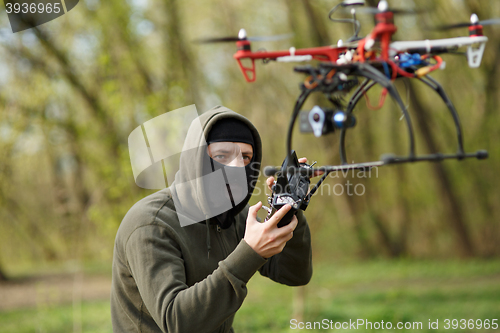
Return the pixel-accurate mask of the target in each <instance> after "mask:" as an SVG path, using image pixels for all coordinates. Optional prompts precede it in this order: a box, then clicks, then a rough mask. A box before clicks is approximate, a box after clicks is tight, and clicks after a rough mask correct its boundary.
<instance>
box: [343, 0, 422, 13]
mask: <svg viewBox="0 0 500 333" xmlns="http://www.w3.org/2000/svg"><path fill="white" fill-rule="evenodd" d="M356 4H358V3H356ZM341 5H342V7H347V6H345V5H343V4H341ZM359 5H361V4H359ZM343 11H348V12H350V13H352V12H351V11H352V9H349V8H345V9H344V10H343ZM427 11H428V10H421V9H402V8H389V5H388V4H387V1H386V0H381V1H380V2H379V4H378V7H360V8H356V12H357V13H367V14H379V13H384V12H392V13H394V14H400V15H401V14H402V15H415V14H421V13H425V12H427Z"/></svg>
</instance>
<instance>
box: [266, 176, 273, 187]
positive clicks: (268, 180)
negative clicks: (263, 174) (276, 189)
mask: <svg viewBox="0 0 500 333" xmlns="http://www.w3.org/2000/svg"><path fill="white" fill-rule="evenodd" d="M273 183H274V177H273V176H271V177H269V178H267V179H266V184H267V187H269V189H271V186H273Z"/></svg>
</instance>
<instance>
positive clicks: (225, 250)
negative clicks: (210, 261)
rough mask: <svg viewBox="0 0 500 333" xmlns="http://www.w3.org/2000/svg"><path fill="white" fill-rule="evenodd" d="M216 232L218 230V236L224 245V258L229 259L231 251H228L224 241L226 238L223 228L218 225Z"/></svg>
mask: <svg viewBox="0 0 500 333" xmlns="http://www.w3.org/2000/svg"><path fill="white" fill-rule="evenodd" d="M216 230H217V235H218V237H219V241H220V243H221V245H222V251H223V252H224V257H227V256H228V255H229V251H228V250H227V246H226V242H225V241H224V237H222V228H221V227H220V226H219V225H217V226H216Z"/></svg>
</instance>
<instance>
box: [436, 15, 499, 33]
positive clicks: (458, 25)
mask: <svg viewBox="0 0 500 333" xmlns="http://www.w3.org/2000/svg"><path fill="white" fill-rule="evenodd" d="M493 24H500V18H496V19H489V20H484V21H479V19H478V17H477V15H476V14H472V15H471V17H470V22H463V23H455V24H449V25H441V26H438V27H435V28H433V29H432V30H437V31H443V30H451V29H457V28H465V27H470V26H473V25H493Z"/></svg>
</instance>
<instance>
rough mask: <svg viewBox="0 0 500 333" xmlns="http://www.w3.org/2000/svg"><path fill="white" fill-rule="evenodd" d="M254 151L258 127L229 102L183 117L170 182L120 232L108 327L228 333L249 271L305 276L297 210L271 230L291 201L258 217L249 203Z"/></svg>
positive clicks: (305, 238) (306, 254)
mask: <svg viewBox="0 0 500 333" xmlns="http://www.w3.org/2000/svg"><path fill="white" fill-rule="evenodd" d="M261 158H262V147H261V140H260V136H259V134H258V132H257V129H256V128H255V127H254V126H253V125H252V124H251V123H250V121H249V120H247V119H246V118H245V117H243V116H241V115H239V114H237V113H235V112H233V111H231V110H229V109H226V108H224V107H221V106H219V107H215V108H213V109H212V110H210V111H207V112H206V113H204V114H202V115H201V116H199V117H198V119H196V120H195V121H194V122H193V123H192V124H191V127H190V129H189V131H188V134H187V137H186V141H185V144H184V149H183V153H182V154H181V157H180V164H179V171H178V172H177V174H176V175H175V181H174V182H173V184H172V185H171V186H170V187H169V188H167V189H164V190H161V191H159V192H157V193H155V194H153V195H150V196H148V197H146V198H144V199H143V200H141V201H139V202H138V203H137V204H135V205H134V207H132V208H131V209H130V211H129V212H128V213H127V215H126V216H125V218H124V219H123V221H122V223H121V225H120V228H119V230H118V233H117V236H116V241H115V249H114V258H113V285H112V291H111V314H112V322H113V330H114V331H115V332H186V333H201V332H233V329H232V322H233V318H234V314H235V313H236V311H237V310H238V309H239V307H240V306H241V304H242V302H243V300H244V298H245V296H246V294H247V288H246V284H247V282H248V281H249V279H250V278H251V277H252V276H253V275H254V274H255V272H256V271H257V270H258V271H259V272H260V274H262V275H264V276H267V277H269V278H271V279H273V280H274V281H277V282H280V283H284V284H287V285H291V286H297V285H304V284H307V283H308V282H309V280H310V278H311V275H312V262H311V244H310V233H309V227H308V225H307V222H306V220H305V218H304V216H303V215H302V213H300V212H299V213H298V214H297V217H295V218H294V219H293V220H292V222H291V223H290V224H288V225H287V226H284V227H282V228H277V224H278V222H279V221H280V219H281V218H282V217H283V216H284V215H285V214H286V212H287V211H288V210H289V209H290V206H288V205H287V206H285V207H283V208H282V209H281V210H279V211H278V212H276V213H275V215H274V216H273V217H272V218H271V219H270V220H269V221H266V222H264V223H260V222H258V221H257V212H258V210H259V209H260V208H261V206H262V204H261V203H260V202H259V203H258V204H256V205H254V206H252V207H249V206H248V201H249V199H250V197H251V194H252V190H253V187H254V185H255V181H256V179H257V177H258V173H259V170H260V163H261ZM272 180H273V179H272V178H270V179H268V185H269V184H270V183H271V182H272Z"/></svg>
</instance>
